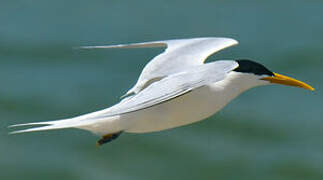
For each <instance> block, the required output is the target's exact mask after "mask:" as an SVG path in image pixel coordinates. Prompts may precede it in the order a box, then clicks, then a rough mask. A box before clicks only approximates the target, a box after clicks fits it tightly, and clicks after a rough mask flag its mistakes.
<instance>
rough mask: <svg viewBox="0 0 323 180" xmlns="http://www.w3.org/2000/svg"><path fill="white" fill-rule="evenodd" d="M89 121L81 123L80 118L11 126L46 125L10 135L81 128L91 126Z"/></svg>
mask: <svg viewBox="0 0 323 180" xmlns="http://www.w3.org/2000/svg"><path fill="white" fill-rule="evenodd" d="M89 123H90V122H89V121H86V120H84V121H81V120H80V119H79V118H77V117H76V118H71V119H63V120H56V121H47V122H34V123H26V124H16V125H11V126H9V128H13V127H20V126H38V125H46V126H42V127H32V128H28V129H24V130H18V131H13V132H11V133H10V134H18V133H25V132H33V131H45V130H53V129H64V128H80V129H82V127H84V126H86V125H89Z"/></svg>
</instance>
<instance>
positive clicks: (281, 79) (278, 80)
mask: <svg viewBox="0 0 323 180" xmlns="http://www.w3.org/2000/svg"><path fill="white" fill-rule="evenodd" d="M262 80H266V81H269V82H271V83H275V84H283V85H287V86H295V87H300V88H304V89H308V90H311V91H314V90H315V89H314V88H313V87H312V86H310V85H308V84H306V83H304V82H302V81H299V80H296V79H294V78H291V77H288V76H284V75H281V74H278V73H274V76H270V77H264V78H262Z"/></svg>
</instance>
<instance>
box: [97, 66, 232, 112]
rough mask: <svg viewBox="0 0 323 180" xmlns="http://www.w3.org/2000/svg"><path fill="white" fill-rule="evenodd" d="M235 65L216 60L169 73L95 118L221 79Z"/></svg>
mask: <svg viewBox="0 0 323 180" xmlns="http://www.w3.org/2000/svg"><path fill="white" fill-rule="evenodd" d="M236 67H238V63H237V62H235V61H216V62H212V63H208V64H204V65H200V66H196V67H194V68H190V70H191V71H190V72H180V73H176V74H173V75H170V76H168V77H166V78H164V79H162V80H160V81H158V82H155V83H153V84H151V85H150V86H149V87H147V88H145V89H144V90H142V91H140V92H139V93H138V94H136V95H134V96H132V97H130V98H128V99H125V100H123V101H121V102H120V103H119V104H116V105H115V106H113V107H111V108H109V109H107V110H106V111H105V112H102V114H100V115H98V116H97V117H95V118H102V117H108V116H114V115H119V114H124V113H129V112H134V111H138V110H141V109H145V108H149V107H151V106H154V105H157V104H160V103H163V102H165V101H168V100H170V99H173V98H176V97H178V96H181V95H184V94H186V93H188V92H190V91H192V90H194V89H196V88H199V87H202V86H204V85H207V84H210V83H214V82H218V81H221V80H223V79H224V78H225V77H226V75H227V74H228V73H229V72H230V71H232V70H233V69H235V68H236Z"/></svg>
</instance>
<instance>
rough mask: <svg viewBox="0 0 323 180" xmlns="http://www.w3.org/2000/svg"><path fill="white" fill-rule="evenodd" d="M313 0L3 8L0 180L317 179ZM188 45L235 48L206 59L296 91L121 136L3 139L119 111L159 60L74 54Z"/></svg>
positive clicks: (321, 136) (319, 139)
mask: <svg viewBox="0 0 323 180" xmlns="http://www.w3.org/2000/svg"><path fill="white" fill-rule="evenodd" d="M322 17H323V2H322V1H320V0H285V1H280V0H272V1H256V0H245V1H240V0H227V1H220V0H200V1H187V0H186V1H185V0H164V1H162V0H159V1H149V0H145V1H140V0H139V1H125V0H106V1H96V0H94V1H86V0H69V1H63V0H56V1H49V0H43V1H34V0H24V1H22V0H17V1H9V0H2V1H1V4H0V83H1V86H0V142H1V143H0V154H1V155H0V179H1V180H7V179H9V180H14V179H26V180H27V179H28V180H29V179H33V180H34V179H46V180H47V179H60V180H65V179H66V180H74V179H75V180H76V179H82V180H87V179H97V180H101V179H122V180H124V179H131V180H146V179H147V180H152V179H154V180H155V179H163V180H164V179H195V180H196V179H226V180H227V179H248V180H249V179H274V180H277V179H283V180H285V179H292V180H295V179H323V119H322V116H323V101H322V100H323V95H322V93H321V88H322V87H323V71H322V67H323V61H322V60H323V55H322V52H323V43H322V42H323V36H322V33H323V21H322ZM197 36H224V37H232V38H235V39H237V40H239V41H240V45H239V46H236V47H233V48H230V49H227V50H225V51H223V52H221V53H218V54H217V55H215V56H212V57H210V60H215V59H233V58H250V59H254V60H256V61H258V62H260V63H263V64H264V65H266V66H267V67H268V68H269V69H271V70H273V71H275V72H279V73H282V74H287V75H290V76H292V77H295V78H297V79H299V80H302V81H305V82H307V83H309V84H310V85H312V86H313V87H315V88H316V91H315V92H310V91H306V90H303V89H297V88H292V87H283V86H270V87H260V88H256V89H252V90H250V91H248V92H246V93H244V94H243V95H241V96H240V97H238V98H237V99H235V100H234V101H233V102H231V103H230V104H229V105H228V106H226V107H225V108H224V109H223V110H222V111H221V112H219V113H217V114H216V115H214V116H212V117H211V118H209V119H207V120H205V121H202V122H200V123H196V124H192V125H189V126H185V127H180V128H176V129H172V130H168V131H163V132H158V133H149V134H139V135H138V134H123V135H122V136H121V137H120V138H119V139H118V140H117V141H114V142H112V143H110V144H106V145H104V146H103V147H101V148H97V147H96V146H95V142H96V141H97V139H98V137H96V136H94V135H92V134H90V133H88V132H84V131H80V130H73V129H71V130H58V131H50V132H39V133H30V134H22V135H10V136H9V135H8V134H7V133H8V132H9V130H8V129H7V126H8V125H11V124H16V123H28V122H34V121H45V120H54V119H61V118H66V117H71V116H76V115H79V114H84V113H87V112H91V111H95V110H99V109H103V108H106V107H108V106H110V105H113V104H114V103H116V102H118V100H119V96H121V95H122V94H124V93H125V92H126V91H127V89H129V88H130V87H131V86H132V85H133V84H134V83H135V81H136V79H137V77H138V76H139V74H140V72H141V69H142V68H143V66H144V65H145V64H146V63H147V62H148V61H149V59H150V58H152V57H153V56H154V55H156V54H158V53H159V52H161V51H162V50H161V49H129V50H116V49H110V50H86V51H85V50H76V49H73V47H77V46H81V45H102V44H117V43H128V42H140V41H150V40H162V39H172V38H187V37H197Z"/></svg>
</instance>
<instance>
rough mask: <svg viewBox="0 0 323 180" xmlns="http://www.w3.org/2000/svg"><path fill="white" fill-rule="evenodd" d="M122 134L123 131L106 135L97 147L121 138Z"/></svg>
mask: <svg viewBox="0 0 323 180" xmlns="http://www.w3.org/2000/svg"><path fill="white" fill-rule="evenodd" d="M121 133H122V131H120V132H117V133H113V134H106V135H104V136H102V138H101V139H100V140H98V142H97V143H96V145H97V146H101V145H102V144H105V143H108V142H110V141H112V140H115V139H117V138H118V137H119V136H120V134H121Z"/></svg>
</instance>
